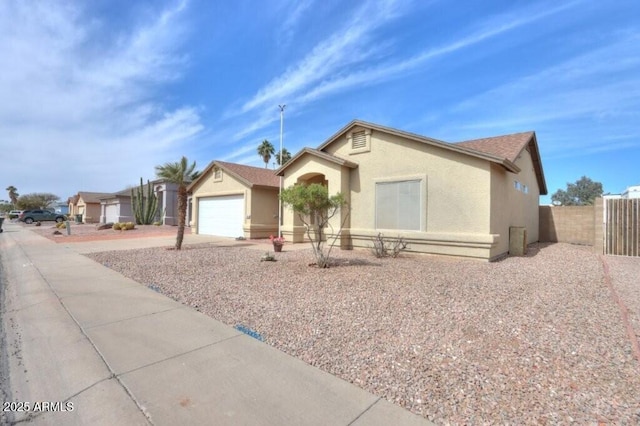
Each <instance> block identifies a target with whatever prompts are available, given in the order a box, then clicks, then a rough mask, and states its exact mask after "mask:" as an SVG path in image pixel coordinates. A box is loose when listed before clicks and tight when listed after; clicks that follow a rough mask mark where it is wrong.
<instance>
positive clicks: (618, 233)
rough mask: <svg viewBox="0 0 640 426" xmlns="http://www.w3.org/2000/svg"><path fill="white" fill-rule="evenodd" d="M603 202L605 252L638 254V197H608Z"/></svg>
mask: <svg viewBox="0 0 640 426" xmlns="http://www.w3.org/2000/svg"><path fill="white" fill-rule="evenodd" d="M605 203H606V204H605V232H604V252H605V254H613V255H619V256H640V199H638V198H636V199H609V200H605Z"/></svg>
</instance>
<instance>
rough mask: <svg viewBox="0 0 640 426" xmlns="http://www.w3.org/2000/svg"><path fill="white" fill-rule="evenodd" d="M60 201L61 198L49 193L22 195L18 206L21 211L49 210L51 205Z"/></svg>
mask: <svg viewBox="0 0 640 426" xmlns="http://www.w3.org/2000/svg"><path fill="white" fill-rule="evenodd" d="M58 200H59V198H58V196H57V195H55V194H50V193H48V192H36V193H33V194H25V195H21V196H20V198H18V201H17V203H16V206H17V207H18V208H19V209H20V210H31V209H48V208H49V207H50V206H51V204H53V203H54V202H56V201H58Z"/></svg>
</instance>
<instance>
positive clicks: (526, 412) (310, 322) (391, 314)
mask: <svg viewBox="0 0 640 426" xmlns="http://www.w3.org/2000/svg"><path fill="white" fill-rule="evenodd" d="M334 253H335V255H336V259H335V264H334V265H333V267H331V268H329V269H316V268H312V267H309V266H308V264H309V263H310V261H311V260H312V257H311V256H312V255H311V252H310V251H307V250H301V251H289V252H287V251H286V246H285V251H284V252H282V253H278V254H277V255H276V260H277V262H260V257H261V255H262V254H263V253H261V252H259V251H256V250H250V249H246V248H230V247H214V246H209V245H194V246H187V247H186V248H185V249H184V250H181V251H175V250H174V251H170V250H166V249H165V248H154V249H143V250H130V251H126V252H106V253H97V254H92V255H90V257H91V258H93V259H95V260H96V261H98V262H100V263H103V264H105V265H108V266H109V267H110V268H113V269H115V270H117V271H119V272H121V273H122V274H124V275H126V276H128V277H130V278H133V279H134V280H136V281H138V282H140V283H141V284H143V285H145V286H154V287H155V288H157V289H159V291H161V292H162V293H163V294H165V295H167V296H169V297H171V298H174V299H176V300H178V301H180V302H182V303H184V304H186V305H189V306H192V307H194V308H195V309H197V310H199V311H201V312H203V313H205V314H207V315H210V316H211V317H213V318H216V319H218V320H220V321H223V322H225V323H227V324H229V325H230V326H237V325H242V326H244V327H247V328H249V329H251V330H255V332H256V333H259V335H260V336H262V337H264V339H265V342H266V343H268V344H270V345H273V346H275V347H277V348H279V349H280V350H282V351H284V352H287V353H289V354H291V355H294V356H296V357H298V358H300V359H302V360H304V361H306V362H308V363H309V364H312V365H315V366H317V367H319V368H321V369H323V370H325V371H327V372H329V373H331V374H334V375H336V376H338V377H341V378H343V379H345V380H348V381H350V382H352V383H354V384H356V385H358V386H360V387H362V388H363V389H366V390H368V391H370V392H373V393H374V394H377V395H379V396H381V397H384V398H386V399H387V400H389V401H392V402H394V403H396V404H398V405H401V406H403V407H406V408H407V409H409V410H411V411H413V412H415V413H418V414H420V415H422V416H424V417H426V418H428V419H430V420H432V421H435V422H436V423H438V424H568V423H578V424H597V423H599V422H603V423H606V424H639V423H640V396H639V395H640V361H639V360H637V359H635V358H634V355H633V351H632V347H631V344H630V340H629V337H628V335H627V331H626V329H625V326H624V324H623V322H622V320H621V314H620V308H619V306H618V304H617V303H616V302H615V301H614V298H613V297H612V294H611V291H610V290H609V288H608V287H607V285H606V284H605V282H604V275H603V266H602V265H603V264H602V262H601V259H600V258H599V256H597V255H595V254H594V253H593V252H592V249H591V248H590V247H580V246H571V245H566V244H554V245H540V246H534V247H531V248H530V250H529V254H528V255H527V256H526V257H512V258H507V259H505V260H503V261H501V262H496V263H486V262H481V261H474V260H460V259H451V258H444V257H436V256H424V255H412V254H402V255H401V256H400V257H399V258H397V259H390V258H389V259H377V258H375V257H374V256H373V255H372V254H371V253H369V252H368V251H365V250H357V251H339V250H338V251H334ZM607 259H608V260H609V261H610V262H611V270H612V273H611V276H612V281H613V284H614V287H615V286H618V285H620V289H619V290H618V291H619V297H620V298H621V299H623V300H625V301H626V302H627V306H628V309H629V311H630V312H632V313H631V314H630V316H631V318H632V320H633V321H634V325H635V327H638V326H639V325H640V324H639V323H638V309H640V305H639V303H640V302H638V300H640V297H639V294H640V290H639V289H638V285H639V284H638V281H639V280H638V276H639V275H638V273H639V272H640V269H639V268H640V266H639V263H638V262H639V261H640V259H638V258H635V259H632V260H630V261H628V262H627V261H618V260H617V259H613V260H611V258H607ZM616 288H617V287H616ZM629 298H631V299H633V300H632V301H630V300H628V299H629ZM635 330H636V332H637V330H638V328H636V329H635Z"/></svg>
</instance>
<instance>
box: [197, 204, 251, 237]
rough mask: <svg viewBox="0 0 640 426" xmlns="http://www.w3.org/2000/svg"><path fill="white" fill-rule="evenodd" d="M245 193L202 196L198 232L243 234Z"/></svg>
mask: <svg viewBox="0 0 640 426" xmlns="http://www.w3.org/2000/svg"><path fill="white" fill-rule="evenodd" d="M243 223H244V195H225V196H221V197H206V198H200V199H199V201H198V233H199V234H203V235H218V236H221V237H240V236H242V235H243V231H242V224H243Z"/></svg>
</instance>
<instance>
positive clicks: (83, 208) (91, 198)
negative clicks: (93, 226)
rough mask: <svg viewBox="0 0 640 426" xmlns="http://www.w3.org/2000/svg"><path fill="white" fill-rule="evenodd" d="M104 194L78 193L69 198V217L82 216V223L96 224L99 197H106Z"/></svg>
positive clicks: (106, 194) (98, 211)
mask: <svg viewBox="0 0 640 426" xmlns="http://www.w3.org/2000/svg"><path fill="white" fill-rule="evenodd" d="M108 195H110V194H108V193H105V192H86V191H80V192H78V193H77V194H76V195H74V196H73V197H69V200H68V201H69V216H70V217H72V218H73V216H75V215H77V214H81V215H82V222H84V223H98V222H99V221H100V197H104V196H108Z"/></svg>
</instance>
